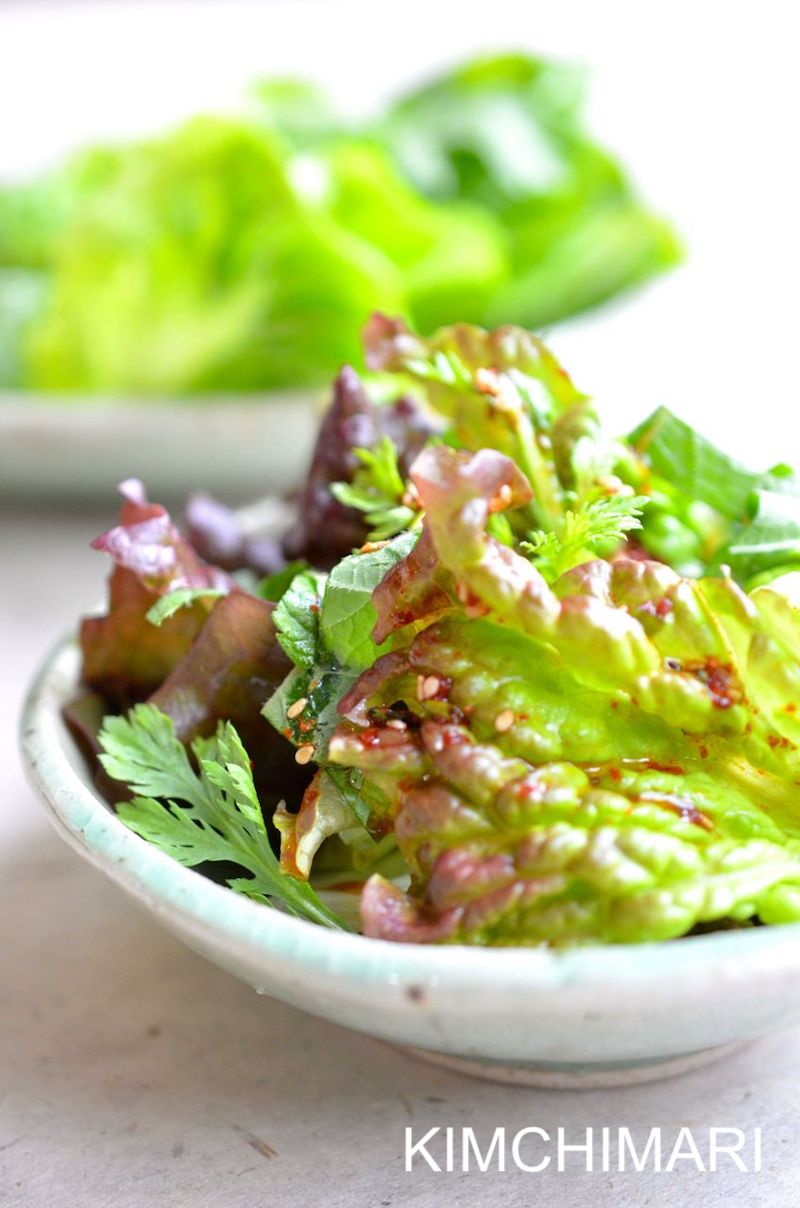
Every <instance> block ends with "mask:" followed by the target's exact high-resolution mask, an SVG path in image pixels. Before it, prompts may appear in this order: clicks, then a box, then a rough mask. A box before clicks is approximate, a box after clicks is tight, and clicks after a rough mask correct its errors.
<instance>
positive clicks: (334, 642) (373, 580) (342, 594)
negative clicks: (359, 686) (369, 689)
mask: <svg viewBox="0 0 800 1208" xmlns="http://www.w3.org/2000/svg"><path fill="white" fill-rule="evenodd" d="M415 541H416V534H415V533H401V534H400V536H398V537H395V538H394V540H393V541H390V542H388V543H387V544H386V545H384V546H382V547H381V548H380V549H376V550H371V551H370V552H368V553H363V554H351V555H350V556H349V557H348V558H343V559H342V561H341V562H340V563H339V564H338V566H335V567H334V568H333V570H332V571H331V572H330V574H329V575H328V579H327V582H326V584H325V594H324V596H323V597H322V609H321V614H320V625H321V633H322V640H323V642H324V644H325V646H326V647H327V649H328V650H329V651H330V653H331V654H332V655H333V657H334V658H335V659H336V660H337V662H338V663H339V664H340V665H341V666H343V667H349V668H352V669H353V670H356V671H361V670H363V669H364V668H365V667H368V666H369V665H370V663H372V662H374V661H375V659H376V657H378V655H379V654H381V648H380V647H376V646H375V643H374V642H373V640H372V636H371V635H372V630H373V629H374V628H375V621H376V620H377V613H376V612H375V606H374V604H373V602H372V593H373V591H374V590H375V588H376V587H377V585H378V584H379V583H380V581H381V579H383V577H384V575H385V574H386V572H387V571H388V570H390V569H391V567H393V566H395V565H397V563H398V562H400V560H401V559H402V558H404V557H405V556H406V555H407V554H408V552H409V550H410V549H411V548H412V546H413V545H414V542H415Z"/></svg>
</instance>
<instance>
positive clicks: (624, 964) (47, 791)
mask: <svg viewBox="0 0 800 1208" xmlns="http://www.w3.org/2000/svg"><path fill="white" fill-rule="evenodd" d="M78 666H79V656H78V650H77V647H76V645H75V643H74V642H73V641H67V642H65V643H62V645H60V646H59V647H58V648H57V649H56V651H55V652H54V653H53V654H52V655H51V656H50V657H49V658H48V660H47V661H46V663H45V664H44V666H43V668H42V670H41V671H40V673H39V675H38V677H37V679H36V681H35V683H34V685H33V687H32V689H31V692H30V696H29V699H28V702H27V705H26V708H25V714H24V718H23V726H22V745H23V751H24V757H25V761H26V764H27V767H28V770H29V772H30V776H31V778H32V781H33V783H34V785H35V786H36V788H37V790H38V791H39V793H40V795H41V797H42V798H43V800H44V802H45V805H46V806H47V809H48V811H49V813H50V817H51V819H52V821H53V822H54V823H55V825H56V827H57V829H58V830H59V831H60V833H61V834H62V835H63V836H64V838H65V839H66V840H67V841H68V842H69V843H71V844H72V846H73V847H75V848H76V849H77V850H78V851H79V852H80V853H81V854H82V855H83V856H84V857H85V858H86V859H87V860H89V861H90V862H91V863H92V864H94V865H96V867H98V868H99V869H101V870H102V872H104V873H105V874H106V875H107V876H108V877H110V878H111V879H112V880H113V881H116V883H117V884H118V885H119V886H120V888H121V889H123V890H124V891H125V892H126V893H128V894H130V896H131V897H132V898H133V899H134V900H135V901H137V902H138V903H139V904H140V905H141V906H143V907H144V909H145V910H147V911H148V912H149V913H150V914H152V915H153V916H154V918H155V919H156V920H157V921H158V922H160V923H161V924H163V926H164V927H166V928H167V929H168V930H169V931H171V932H172V933H173V934H174V935H176V936H178V937H179V938H180V939H181V940H183V941H184V942H185V943H186V944H188V945H189V947H191V948H193V949H194V950H195V951H196V952H199V953H201V954H202V955H203V956H205V957H207V958H208V959H209V960H211V961H213V962H214V963H215V964H217V965H220V966H222V967H223V968H224V969H227V970H228V971H229V972H230V973H232V974H234V975H235V976H236V977H240V978H242V979H243V980H244V981H246V982H248V983H249V984H250V985H251V986H253V987H254V989H255V990H256V991H257V992H258V993H259V994H267V995H271V996H273V997H275V998H279V999H282V1000H283V1001H284V1002H287V1003H292V1004H293V1005H295V1006H297V1007H300V1008H301V1009H302V1010H304V1011H309V1012H311V1013H312V1014H314V1015H318V1016H321V1017H323V1018H325V1019H329V1020H333V1021H334V1022H335V1023H339V1024H343V1025H344V1026H345V1027H348V1028H352V1029H354V1030H355V1031H359V1032H366V1033H368V1034H370V1035H372V1036H377V1037H380V1038H381V1039H383V1040H387V1041H391V1042H393V1043H394V1044H397V1045H403V1046H408V1047H410V1048H412V1049H413V1050H414V1051H415V1052H417V1053H418V1054H419V1055H422V1056H425V1057H427V1058H428V1059H430V1060H434V1061H437V1062H441V1063H444V1064H446V1065H450V1066H455V1067H457V1068H459V1069H462V1070H464V1071H466V1072H469V1073H475V1074H479V1075H481V1076H483V1077H489V1078H495V1079H502V1080H506V1081H512V1082H521V1083H526V1084H528V1085H536V1086H554V1087H590V1086H613V1085H622V1084H627V1083H633V1082H644V1081H647V1080H649V1079H653V1078H658V1077H662V1076H665V1075H668V1074H673V1073H677V1072H680V1071H682V1070H686V1069H690V1068H692V1067H694V1066H696V1065H699V1064H702V1063H704V1062H706V1061H708V1060H711V1059H713V1058H714V1057H716V1056H719V1055H721V1054H723V1053H725V1052H726V1051H727V1050H728V1049H729V1048H730V1046H732V1045H736V1044H739V1043H741V1042H743V1041H745V1040H747V1039H750V1038H752V1037H756V1036H759V1035H762V1034H764V1033H766V1032H768V1031H770V1030H772V1029H776V1028H778V1027H785V1026H788V1025H789V1024H791V1023H792V1022H795V1021H798V1020H800V924H798V925H791V926H784V927H773V928H770V927H761V928H756V929H753V930H750V931H741V932H735V931H728V932H718V933H716V934H710V935H705V936H697V937H693V938H691V939H683V940H677V941H673V942H671V943H656V944H640V945H631V946H621V945H615V946H606V947H591V948H582V949H577V950H574V951H566V952H548V951H543V950H530V949H523V948H505V949H494V950H492V949H480V948H471V947H456V946H445V947H437V946H426V945H420V944H392V943H387V942H384V941H381V940H373V939H366V938H364V937H363V936H358V935H352V934H343V933H339V932H332V931H328V930H326V929H324V928H322V927H318V926H316V925H315V924H312V923H307V922H303V921H300V920H298V919H294V918H291V917H289V916H287V915H285V914H282V913H281V912H280V911H278V910H273V909H270V908H269V907H266V906H263V905H259V904H258V903H255V902H251V901H248V900H247V899H246V898H244V897H241V896H239V895H237V894H235V893H233V892H232V891H231V890H229V889H227V888H224V887H222V886H219V885H216V884H214V883H213V882H211V881H209V880H207V879H206V878H205V877H203V876H201V875H200V874H199V873H196V872H193V871H191V870H190V869H186V868H183V867H181V866H180V865H179V864H176V863H175V862H174V861H173V860H171V859H170V858H169V857H167V856H166V855H164V854H162V853H161V852H160V851H158V850H157V849H156V848H155V847H152V846H151V845H150V844H148V843H147V842H145V841H144V840H142V839H140V838H138V837H137V836H136V835H135V834H133V832H132V831H130V830H128V829H127V828H126V827H125V826H124V825H123V824H122V823H121V822H120V821H118V819H117V818H116V817H115V816H114V814H113V812H112V811H111V810H110V809H109V808H108V806H107V805H106V804H105V803H104V801H103V800H102V799H101V798H100V797H99V796H98V794H97V792H96V791H95V789H94V787H93V783H92V775H91V773H90V770H89V768H88V767H87V765H86V763H85V761H84V760H83V758H82V756H81V754H80V752H79V750H78V749H77V747H76V746H75V744H74V742H73V740H72V738H71V736H70V734H69V732H68V731H67V729H66V727H65V725H64V723H63V721H62V718H61V709H62V706H63V704H64V702H65V701H66V700H67V699H68V698H69V697H70V695H71V694H72V693H73V692H74V690H75V687H76V683H77V677H78Z"/></svg>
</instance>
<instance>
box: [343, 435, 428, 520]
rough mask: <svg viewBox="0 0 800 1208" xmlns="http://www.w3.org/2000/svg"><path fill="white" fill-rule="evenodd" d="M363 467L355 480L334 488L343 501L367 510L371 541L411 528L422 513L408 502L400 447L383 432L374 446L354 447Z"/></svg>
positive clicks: (361, 509) (358, 508) (365, 512)
mask: <svg viewBox="0 0 800 1208" xmlns="http://www.w3.org/2000/svg"><path fill="white" fill-rule="evenodd" d="M353 452H354V453H355V455H356V457H357V458H358V460H359V461H360V462H361V467H360V468H359V469H358V470H356V472H355V474H354V475H353V480H352V482H335V483H334V484H333V485H332V487H331V491H332V493H333V496H334V498H335V499H337V500H338V501H339V503H343V504H344V505H345V506H346V507H349V508H356V509H357V511H359V512H363V513H364V515H365V518H366V521H367V523H368V524H369V526H370V532H369V540H370V541H385V540H387V539H388V538H389V537H395V536H396V535H397V534H398V533H400V532H402V531H403V530H404V529H407V528H408V527H409V525H411V524H412V523H413V522H414V520H415V519H416V518H417V516H418V512H417V510H416V509H415V508H413V507H411V506H410V505H409V503H408V502H404V500H408V499H409V498H410V496H409V494H408V489H407V485H406V483H405V482H404V480H403V476H402V475H401V473H400V467H399V465H398V461H397V449H396V447H395V445H394V442H393V441H392V439H391V437H389V436H382V437H381V438H380V440H379V441H378V443H377V445H376V446H375V447H374V449H363V448H362V449H354V450H353Z"/></svg>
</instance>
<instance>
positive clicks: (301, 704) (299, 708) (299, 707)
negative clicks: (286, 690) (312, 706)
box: [286, 696, 308, 720]
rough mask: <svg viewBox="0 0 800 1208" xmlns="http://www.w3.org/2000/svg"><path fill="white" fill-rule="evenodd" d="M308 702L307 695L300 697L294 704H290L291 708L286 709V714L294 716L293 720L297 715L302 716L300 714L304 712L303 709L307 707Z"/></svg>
mask: <svg viewBox="0 0 800 1208" xmlns="http://www.w3.org/2000/svg"><path fill="white" fill-rule="evenodd" d="M307 704H308V697H307V696H301V697H299V699H298V700H296V701H295V702H294V704H293V705H289V708H288V709H287V710H286V716H287V717H290V718H292V720H294V718H295V717H299V716H300V714H301V713H302V712H303V710H304V709H305V707H306V705H307Z"/></svg>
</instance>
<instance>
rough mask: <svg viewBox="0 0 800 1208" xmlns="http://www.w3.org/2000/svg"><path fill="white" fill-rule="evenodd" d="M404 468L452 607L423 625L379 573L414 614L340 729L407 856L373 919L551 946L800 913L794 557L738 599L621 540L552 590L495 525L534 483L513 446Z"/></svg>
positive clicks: (406, 580) (390, 929)
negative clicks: (500, 512)
mask: <svg viewBox="0 0 800 1208" xmlns="http://www.w3.org/2000/svg"><path fill="white" fill-rule="evenodd" d="M413 478H414V482H415V485H416V487H417V490H418V492H419V495H420V499H421V502H422V504H423V506H424V509H425V516H426V519H425V526H424V530H423V536H422V537H421V538H420V543H419V544H420V545H422V543H423V542H427V543H429V544H430V546H431V548H432V549H433V551H434V553H435V554H436V557H437V561H438V573H439V575H440V576H441V578H440V582H442V583H446V582H447V578H448V577H449V579H450V584H449V589H448V597H449V599H450V601H451V606H450V608H449V611H448V612H447V613H446V614H445V615H444V617H443V619H442V614H441V610H440V609H439V607H438V604H437V605H436V606H435V607H433V608H432V611H431V614H430V616H429V617H428V618H427V622H428V623H427V624H426V617H425V615H424V613H423V612H421V610H420V609H419V607H418V606H417V605H416V603H415V601H416V600H417V599H418V593H419V590H420V588H419V582H418V578H413V579H412V576H411V575H410V574H409V573H408V570H406V573H401V566H398V567H397V568H396V569H395V571H393V572H392V573H391V574H390V575H389V576H388V577H387V580H386V581H385V583H384V584H383V585H382V588H381V591H382V592H385V591H386V590H392V591H394V592H395V593H396V594H397V597H398V598H397V601H396V611H397V612H398V614H399V615H401V616H402V610H403V607H404V606H405V605H407V604H408V605H411V606H413V607H414V609H415V621H416V625H415V631H414V632H413V633H412V634H411V635H410V636H409V637H408V638H407V639H406V641H407V643H408V644H406V645H403V644H402V639H401V631H402V625H401V626H400V627H399V628H398V631H397V634H396V642H395V645H394V648H393V650H392V653H391V654H388V655H385V656H384V657H383V658H382V659H379V660H378V662H377V663H376V664H374V665H373V666H371V667H370V668H369V670H367V671H366V672H365V673H364V674H363V675H362V677H361V678H360V679H359V681H357V683H356V684H355V685H354V686H353V688H352V689H351V690H350V692H349V693H348V694H347V696H346V697H345V699H344V700H343V701H342V703H341V706H340V712H341V713H342V715H343V717H344V719H345V720H343V721H342V723H341V725H340V727H339V729H338V730H337V731H336V733H335V734H334V735H333V737H332V738H331V740H330V744H329V758H330V759H331V761H332V762H334V763H335V764H339V765H341V766H342V767H343V768H350V769H353V768H355V769H360V770H361V771H362V772H363V774H364V777H365V783H370V782H371V783H374V784H375V785H376V786H377V787H378V788H379V789H380V791H381V793H382V794H383V795H384V796H385V797H388V799H389V801H390V813H391V816H392V817H393V822H394V833H395V835H396V837H397V839H398V843H399V846H400V850H401V852H402V853H403V855H404V856H405V858H406V860H407V862H408V864H409V867H410V870H411V873H412V889H411V892H410V893H408V894H407V893H405V892H402V891H400V890H398V889H397V888H396V887H394V886H392V885H390V884H388V883H386V882H385V881H384V880H382V879H381V878H380V877H376V878H373V879H372V880H371V881H370V882H369V883H368V884H367V886H366V887H365V890H364V895H363V898H362V914H363V918H364V925H365V930H366V932H367V934H370V935H377V936H381V937H383V938H388V939H396V940H412V941H414V940H416V941H437V940H438V941H442V940H449V941H451V942H452V941H458V942H466V943H491V944H526V943H527V944H536V943H541V942H548V943H550V944H556V945H560V944H575V943H586V942H597V941H603V942H609V941H611V942H634V941H641V940H648V939H665V938H670V937H672V936H677V935H682V934H685V933H686V932H687V931H688V930H690V929H691V928H692V927H693V926H695V925H697V924H707V923H713V922H715V921H718V920H720V919H728V920H734V921H737V922H740V923H746V922H748V921H749V920H751V919H752V918H753V917H758V918H761V919H762V920H764V921H785V920H788V919H798V918H800V814H798V811H797V808H796V782H797V780H798V776H799V774H800V752H799V751H798V747H797V745H796V744H797V743H798V741H800V721H798V718H797V709H798V700H799V699H800V673H798V670H797V658H798V657H799V656H800V588H798V586H797V583H798V582H800V574H794V575H788V576H785V577H784V579H779V580H776V581H775V582H773V583H772V584H770V585H767V586H762V587H760V588H758V589H757V590H756V591H754V592H753V593H752V595H751V596H750V597H748V596H746V595H744V593H743V592H741V590H740V589H739V588H738V587H736V586H735V584H734V583H733V582H732V580H731V579H729V578H728V579H725V578H722V579H703V580H700V581H697V582H691V581H688V580H685V579H681V578H680V576H678V575H677V574H675V572H674V571H672V570H670V569H669V568H668V567H666V566H663V565H660V564H657V563H653V562H642V561H635V560H631V559H626V558H617V559H615V560H614V561H613V562H608V561H602V560H595V561H590V562H586V563H583V564H582V565H579V566H577V567H575V568H573V569H572V570H570V571H568V572H567V573H566V574H565V575H562V576H561V578H560V579H558V580H557V581H556V583H555V584H554V586H553V588H552V589H551V588H550V587H549V586H548V585H547V583H546V581H545V579H544V578H543V577H542V576H541V575H540V574H539V572H538V571H537V570H536V569H535V568H534V567H533V566H531V564H530V563H529V562H527V561H526V560H525V559H524V558H522V557H521V556H520V555H519V554H517V553H516V552H515V551H514V550H511V549H509V548H508V547H505V546H502V545H500V544H498V543H497V542H496V541H495V540H494V539H493V538H492V537H491V536H490V535H488V533H487V531H486V526H487V521H488V516H489V515H490V506H491V503H492V501H493V500H496V499H498V498H501V499H503V500H504V501H505V506H506V507H508V508H510V509H513V508H515V507H518V506H520V504H521V503H523V502H524V498H525V494H526V491H529V490H530V487H529V486H528V484H526V483H525V481H524V479H522V477H521V475H520V473H519V471H518V469H517V468H516V467H515V466H514V465H513V463H511V462H510V461H509V460H508V459H506V458H504V457H502V456H501V455H499V454H497V453H495V452H490V451H488V450H483V451H481V452H479V453H477V454H475V455H473V456H472V457H469V458H468V457H466V456H465V455H464V454H460V455H459V454H458V453H456V452H455V451H453V450H451V449H448V448H445V447H438V448H431V449H428V450H426V452H425V453H424V454H423V455H422V456H421V457H420V458H419V459H418V461H417V463H416V465H415V467H414V471H413ZM504 486H505V487H506V488H507V490H505V491H503V487H504ZM418 548H419V546H417V547H415V550H414V551H413V553H412V555H411V556H412V557H417V550H418ZM407 561H409V560H407ZM796 580H797V582H796ZM412 584H413V592H414V593H415V594H414V595H411V594H407V592H408V589H409V587H410V586H411V585H412ZM389 585H390V586H389ZM390 723H391V724H390ZM369 822H370V824H372V822H373V819H372V817H371V818H370V819H369Z"/></svg>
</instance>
